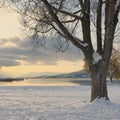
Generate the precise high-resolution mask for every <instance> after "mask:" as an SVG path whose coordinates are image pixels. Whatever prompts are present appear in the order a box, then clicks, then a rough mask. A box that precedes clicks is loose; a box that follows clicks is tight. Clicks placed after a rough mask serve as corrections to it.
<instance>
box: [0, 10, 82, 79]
mask: <svg viewBox="0 0 120 120" xmlns="http://www.w3.org/2000/svg"><path fill="white" fill-rule="evenodd" d="M19 18H20V16H18V14H16V13H14V12H11V11H9V10H6V9H3V8H0V27H1V30H0V56H1V57H0V66H1V69H0V75H1V76H4V74H5V75H8V76H9V75H10V76H12V77H16V76H22V75H25V74H27V75H29V74H30V75H32V74H33V75H37V73H39V74H40V73H41V74H45V73H64V72H73V71H78V70H80V69H82V65H83V62H81V57H80V54H79V52H78V51H77V50H76V49H75V48H74V47H73V46H71V48H70V49H68V50H67V51H66V52H65V53H56V52H55V49H54V48H53V46H52V44H51V43H50V45H49V44H48V45H46V48H47V49H46V48H40V49H39V50H34V48H33V46H32V44H31V41H30V40H28V39H27V38H23V36H22V31H21V28H22V27H21V25H20V23H19V21H18V19H19Z"/></svg>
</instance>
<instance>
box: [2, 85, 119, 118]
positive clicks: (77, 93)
mask: <svg viewBox="0 0 120 120" xmlns="http://www.w3.org/2000/svg"><path fill="white" fill-rule="evenodd" d="M108 89H109V96H110V98H111V102H110V101H106V100H104V99H100V100H96V101H94V102H92V103H90V102H89V100H90V86H82V85H80V86H66V87H64V86H56V87H54V86H53V87H52V86H51V87H49V86H47V87H45V86H44V87H40V86H37V87H32V86H31V87H30V86H27V87H7V86H6V87H5V86H4V87H0V120H120V86H113V85H109V87H108Z"/></svg>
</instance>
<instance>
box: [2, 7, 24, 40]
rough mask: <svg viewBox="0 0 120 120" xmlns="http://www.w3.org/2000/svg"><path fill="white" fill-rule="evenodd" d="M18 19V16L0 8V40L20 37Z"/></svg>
mask: <svg viewBox="0 0 120 120" xmlns="http://www.w3.org/2000/svg"><path fill="white" fill-rule="evenodd" d="M18 18H19V16H18V14H16V13H13V12H12V11H10V10H7V9H3V8H0V28H1V30H0V38H5V39H6V38H13V37H20V36H21V34H22V32H21V25H20V23H19V21H18Z"/></svg>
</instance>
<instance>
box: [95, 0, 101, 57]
mask: <svg viewBox="0 0 120 120" xmlns="http://www.w3.org/2000/svg"><path fill="white" fill-rule="evenodd" d="M101 17H102V0H99V2H98V6H97V19H96V29H97V30H96V34H97V52H98V53H99V54H100V55H101V54H102V29H101V23H102V19H101Z"/></svg>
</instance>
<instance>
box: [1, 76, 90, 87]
mask: <svg viewBox="0 0 120 120" xmlns="http://www.w3.org/2000/svg"><path fill="white" fill-rule="evenodd" d="M78 85H90V79H88V78H39V79H25V80H24V81H13V82H0V86H78Z"/></svg>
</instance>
